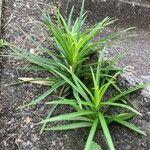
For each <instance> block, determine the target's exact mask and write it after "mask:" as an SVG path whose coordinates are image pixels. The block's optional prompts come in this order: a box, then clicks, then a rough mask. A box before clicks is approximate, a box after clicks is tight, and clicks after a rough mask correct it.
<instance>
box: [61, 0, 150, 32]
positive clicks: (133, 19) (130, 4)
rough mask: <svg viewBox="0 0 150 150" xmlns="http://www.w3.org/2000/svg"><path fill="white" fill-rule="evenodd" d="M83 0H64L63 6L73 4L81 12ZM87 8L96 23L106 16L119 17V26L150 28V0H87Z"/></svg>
mask: <svg viewBox="0 0 150 150" xmlns="http://www.w3.org/2000/svg"><path fill="white" fill-rule="evenodd" d="M81 2H82V1H81V0H62V7H64V8H68V9H69V10H70V8H71V7H72V5H74V6H75V8H76V13H77V14H79V10H80V6H79V4H81ZM85 8H86V10H87V11H88V15H89V16H88V19H89V21H91V23H93V22H94V23H95V22H97V21H99V20H100V19H103V18H104V17H106V16H110V17H115V18H117V19H118V22H116V25H118V26H128V25H130V26H134V27H137V28H139V29H146V30H150V1H149V0H147V1H145V0H144V1H143V0H141V1H140V0H86V1H85Z"/></svg>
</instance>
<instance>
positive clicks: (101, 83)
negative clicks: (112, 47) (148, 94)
mask: <svg viewBox="0 0 150 150" xmlns="http://www.w3.org/2000/svg"><path fill="white" fill-rule="evenodd" d="M102 55H103V53H102V52H101V53H100V57H99V60H98V63H97V69H96V72H94V70H93V68H92V67H90V70H91V76H92V78H93V83H91V84H92V85H93V87H91V86H90V87H89V88H88V86H86V83H83V82H82V81H81V80H80V79H79V78H78V77H77V76H76V75H75V74H74V73H73V71H72V70H69V69H68V68H67V67H66V66H64V65H62V64H59V65H60V66H61V67H62V68H64V69H65V70H66V72H68V73H69V74H70V75H71V76H72V80H71V79H70V78H67V77H66V76H64V75H63V74H60V73H59V72H58V71H56V70H53V71H54V72H55V73H56V74H58V75H59V76H60V77H61V78H62V79H63V80H65V81H66V82H67V83H68V84H69V85H70V86H71V87H72V89H73V95H74V98H64V97H60V98H59V99H58V100H55V101H50V102H47V104H50V105H54V104H57V105H59V104H61V105H70V106H71V107H73V108H74V112H71V113H67V114H61V115H59V116H54V117H51V118H47V119H45V120H42V121H41V122H39V123H38V124H43V123H48V122H49V123H51V122H59V121H66V120H67V121H73V123H69V124H65V125H57V126H52V127H49V128H45V129H44V130H47V131H50V130H52V131H55V130H69V129H77V128H85V127H91V129H90V132H89V136H88V138H87V142H86V145H85V150H91V149H92V148H91V147H92V146H93V138H94V135H95V132H96V130H97V129H99V128H100V129H102V130H103V133H104V135H105V137H106V140H107V143H108V146H109V149H110V150H114V149H115V148H114V145H113V141H112V138H111V135H110V132H109V128H108V125H109V124H111V123H113V122H117V123H118V124H121V125H124V126H125V127H127V128H130V129H132V130H134V131H136V132H138V133H140V134H142V135H146V134H145V132H144V131H142V130H140V129H139V128H138V127H136V126H135V125H133V124H132V123H129V122H128V120H129V119H130V118H132V117H133V116H134V115H140V116H142V115H141V113H140V112H138V111H137V110H136V109H134V108H132V107H130V106H129V105H128V104H127V103H126V102H125V101H122V98H123V97H124V96H126V95H128V94H130V93H132V92H134V91H136V90H139V89H141V88H143V87H145V86H147V85H150V84H141V85H137V86H136V87H132V88H129V89H128V90H126V91H123V92H121V91H119V93H118V94H117V95H115V96H112V97H111V98H108V99H106V98H105V95H106V93H107V90H108V89H109V88H110V87H112V86H113V85H114V84H115V82H116V78H117V76H118V75H119V74H120V73H121V71H118V72H116V73H115V74H114V75H113V76H112V77H108V78H107V80H105V79H104V78H103V74H102V70H101V66H102V64H103V57H102ZM106 76H107V74H106ZM112 107H117V108H124V109H127V110H128V111H126V112H122V111H121V112H118V113H117V114H116V113H114V114H111V115H110V114H109V113H108V110H109V109H110V108H112ZM94 145H95V143H94ZM97 149H100V147H99V148H97Z"/></svg>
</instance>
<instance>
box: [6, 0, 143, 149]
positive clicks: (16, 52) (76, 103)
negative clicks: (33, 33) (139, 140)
mask: <svg viewBox="0 0 150 150" xmlns="http://www.w3.org/2000/svg"><path fill="white" fill-rule="evenodd" d="M73 9H74V8H72V10H71V12H70V14H69V18H68V20H65V19H64V17H63V16H62V15H61V14H60V13H59V10H56V20H55V21H53V19H51V17H50V16H49V15H48V14H46V13H44V12H42V13H43V17H44V25H45V26H46V27H47V29H48V31H49V32H50V33H51V35H52V37H53V44H54V46H55V48H56V49H57V50H56V51H54V50H49V49H47V48H45V47H43V46H42V45H41V44H40V43H38V42H37V41H36V40H34V39H33V38H31V37H30V36H29V35H27V34H26V33H25V35H26V36H27V37H28V38H29V39H30V41H32V43H33V44H34V45H35V46H38V47H39V49H40V50H41V51H42V52H43V53H45V54H46V55H38V54H37V55H35V54H32V53H30V52H28V51H27V50H26V49H22V48H18V47H16V46H14V45H13V44H10V43H6V44H7V45H8V46H9V47H10V49H11V50H12V52H11V55H12V56H13V57H16V58H19V59H25V60H26V61H28V62H30V63H31V64H33V65H34V66H32V67H27V68H26V67H25V68H22V69H25V70H32V71H35V70H37V71H44V72H49V73H51V77H47V78H34V77H32V78H19V79H20V80H22V81H21V82H19V83H22V82H31V83H35V84H41V85H46V86H49V87H50V88H49V89H48V90H47V91H46V92H44V93H43V94H42V95H40V96H38V97H37V98H36V99H34V100H32V101H31V102H30V103H28V104H25V105H23V106H21V107H19V108H24V107H27V106H32V105H35V104H37V103H38V102H40V101H41V100H43V99H44V98H45V97H47V96H48V95H49V94H51V93H52V92H54V91H56V90H57V91H58V89H60V88H61V89H60V93H59V96H60V97H61V99H60V100H57V101H53V102H48V104H53V106H52V108H51V109H50V112H49V114H48V115H47V119H46V120H43V121H41V122H40V124H43V126H42V130H41V132H42V131H43V130H68V129H73V128H77V127H78V128H81V127H91V130H90V133H89V137H88V139H87V143H86V146H85V149H86V150H88V149H96V148H97V149H100V146H99V145H97V144H96V143H94V142H93V141H92V140H93V137H94V134H95V132H96V129H97V128H102V130H103V131H104V135H105V136H106V139H107V142H108V145H109V147H110V149H111V150H113V149H114V146H113V142H112V139H111V136H110V133H109V129H108V125H109V124H110V123H112V122H117V123H119V124H122V125H125V126H126V127H128V128H130V129H132V130H135V131H137V132H139V133H141V134H144V135H145V133H144V132H143V131H141V130H140V129H138V128H137V127H135V126H134V125H132V124H130V123H128V122H127V120H128V119H130V118H132V117H133V116H134V115H135V114H138V115H141V114H140V113H139V112H138V111H137V110H135V109H133V108H132V107H130V106H129V105H127V102H126V98H124V96H125V95H127V94H129V93H131V92H133V91H135V90H138V89H140V88H143V87H145V86H146V85H139V86H137V87H134V88H131V89H129V90H127V91H124V92H122V91H121V90H120V89H119V88H118V86H117V84H116V83H115V82H116V78H117V76H118V75H119V74H120V73H121V72H122V71H123V69H122V68H114V64H116V62H117V60H118V59H113V60H111V61H110V62H109V63H107V62H106V61H105V59H103V52H104V51H103V50H104V49H105V48H106V46H107V45H109V44H110V41H112V40H114V39H116V38H118V37H120V35H121V34H123V33H125V32H126V31H128V30H130V29H131V28H128V29H125V30H122V31H120V32H115V33H111V34H109V35H107V36H106V37H103V38H101V39H99V40H98V41H94V40H93V39H94V37H95V36H96V35H98V34H99V33H101V32H102V31H103V29H105V28H106V27H107V26H109V25H111V24H112V23H114V21H115V20H113V19H111V18H109V17H106V18H105V19H104V20H102V21H101V22H99V23H98V24H96V25H94V26H92V27H91V28H89V29H87V30H84V29H83V25H84V23H85V20H86V13H84V12H83V9H84V0H83V3H82V7H81V12H80V16H79V17H78V18H77V19H76V20H75V22H73V21H72V15H73ZM97 52H98V53H99V54H100V57H99V60H98V62H97V59H96V60H95V61H94V62H92V63H88V61H87V60H88V58H90V56H91V54H96V53H97ZM87 63H88V64H87ZM81 80H82V81H81ZM92 81H93V85H91V83H92ZM89 83H90V84H89ZM86 85H87V86H86ZM93 87H94V88H93ZM111 87H113V88H114V89H115V91H116V92H117V93H118V95H116V96H114V97H112V98H110V99H107V100H106V101H104V96H105V94H106V92H107V90H108V89H110V88H111ZM70 92H71V95H72V96H74V99H69V98H68V97H67V96H68V95H69V94H70ZM59 104H64V105H71V106H72V107H73V108H74V109H75V110H76V111H75V112H73V113H70V114H64V115H60V116H56V117H51V118H50V116H51V115H52V113H53V111H54V109H55V108H56V107H57V105H59ZM111 106H116V107H122V108H126V109H128V110H129V111H131V112H132V113H130V112H125V113H119V114H114V115H108V114H107V110H109V108H110V107H111ZM61 120H76V121H77V122H76V123H72V124H68V125H64V126H56V127H51V128H45V127H46V125H47V123H48V122H52V121H61ZM91 147H92V148H91Z"/></svg>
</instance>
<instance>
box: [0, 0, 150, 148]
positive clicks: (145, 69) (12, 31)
mask: <svg viewBox="0 0 150 150" xmlns="http://www.w3.org/2000/svg"><path fill="white" fill-rule="evenodd" d="M49 2H50V0H4V3H3V20H2V29H3V30H2V35H3V37H4V38H5V39H7V40H9V41H10V42H12V43H14V44H16V45H19V46H21V47H26V48H28V49H29V50H31V49H33V48H35V47H34V46H33V45H31V44H30V43H29V42H28V41H27V39H26V38H25V36H24V35H23V34H22V33H21V31H20V30H19V29H18V26H20V27H22V28H23V30H24V31H25V32H26V33H27V34H30V35H32V36H35V37H36V38H37V39H38V40H39V41H41V42H42V43H44V41H45V38H44V37H43V33H44V30H43V29H38V28H37V26H35V25H34V24H33V19H36V20H40V19H41V14H40V11H39V10H38V9H37V4H38V5H40V7H41V8H42V9H45V10H47V11H49V13H52V11H51V7H50V6H49V5H47V4H49ZM78 7H80V6H78ZM94 13H95V12H94ZM97 17H98V16H97ZM41 30H42V31H41ZM44 34H45V33H44ZM149 42H150V41H149V34H148V33H146V32H142V34H141V32H139V33H138V35H136V36H135V37H133V38H128V39H126V40H125V41H123V42H121V43H119V44H114V45H113V46H112V48H110V50H109V51H110V53H108V56H110V55H111V56H112V55H115V54H116V53H117V52H120V51H122V52H126V54H127V55H125V57H124V59H123V60H121V62H120V64H121V65H132V66H134V71H135V72H136V75H137V76H138V77H142V78H144V80H148V75H149V71H150V66H149V64H150V61H149V56H150V53H149V52H150V48H149V47H150V43H149ZM45 46H48V47H51V46H50V45H47V44H46V45H45ZM8 51H9V50H8V49H7V48H6V49H3V53H4V54H5V53H7V52H8ZM22 64H24V62H22V61H16V60H14V59H12V58H5V57H4V58H3V62H2V79H1V84H2V85H4V84H6V83H11V82H12V81H15V80H16V79H17V77H20V76H35V77H37V76H39V77H42V76H49V74H41V73H37V72H30V73H29V72H22V71H18V70H16V68H17V67H18V66H19V67H20V66H22ZM128 77H129V75H128ZM129 80H130V81H132V77H129ZM130 81H129V82H130ZM45 90H46V87H43V86H35V85H32V84H21V85H16V86H9V87H4V86H2V87H1V96H2V99H1V103H0V127H1V128H0V150H16V149H21V150H83V147H84V143H85V141H86V137H87V134H88V130H87V129H83V130H73V131H64V132H46V133H43V134H42V135H40V134H39V131H40V126H35V125H34V123H36V122H38V121H39V120H41V118H43V117H45V116H46V114H47V113H48V111H49V107H48V106H45V105H44V102H43V103H40V104H39V105H37V106H35V107H31V108H29V109H23V110H17V109H16V108H17V107H18V106H19V105H21V104H22V103H25V102H29V101H31V100H32V99H33V98H35V97H36V96H37V95H39V94H40V93H43V91H45ZM54 96H55V95H54ZM52 98H53V97H52V96H50V97H48V98H47V99H48V100H49V99H52ZM132 100H133V101H134V103H135V104H136V105H138V107H139V109H140V111H141V112H142V114H143V117H142V118H140V117H137V118H134V119H133V122H134V123H135V124H137V125H139V126H141V127H142V128H144V129H145V130H147V132H148V134H149V135H150V133H149V131H150V125H149V123H150V109H149V108H150V107H149V105H146V104H147V103H146V102H147V101H148V102H149V99H143V98H142V97H140V96H138V94H137V95H133V97H132ZM66 109H68V111H71V110H70V109H69V108H68V107H67V108H64V107H60V108H59V109H58V110H57V111H56V112H55V113H56V114H58V113H62V112H64V111H65V110H66ZM110 130H111V133H112V135H113V140H114V143H115V147H116V149H117V150H149V149H150V147H149V146H150V139H149V136H148V137H147V138H146V137H142V136H140V135H138V134H136V133H133V132H132V131H130V130H128V129H126V128H123V127H121V126H118V125H115V124H113V125H112V126H110ZM95 141H97V142H98V143H101V144H102V148H103V150H107V149H108V148H107V146H106V142H105V139H104V138H103V135H102V133H101V132H98V133H97V136H96V138H95Z"/></svg>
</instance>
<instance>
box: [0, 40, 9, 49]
mask: <svg viewBox="0 0 150 150" xmlns="http://www.w3.org/2000/svg"><path fill="white" fill-rule="evenodd" d="M6 46H7V42H6V41H5V40H4V39H0V48H4V47H6Z"/></svg>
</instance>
